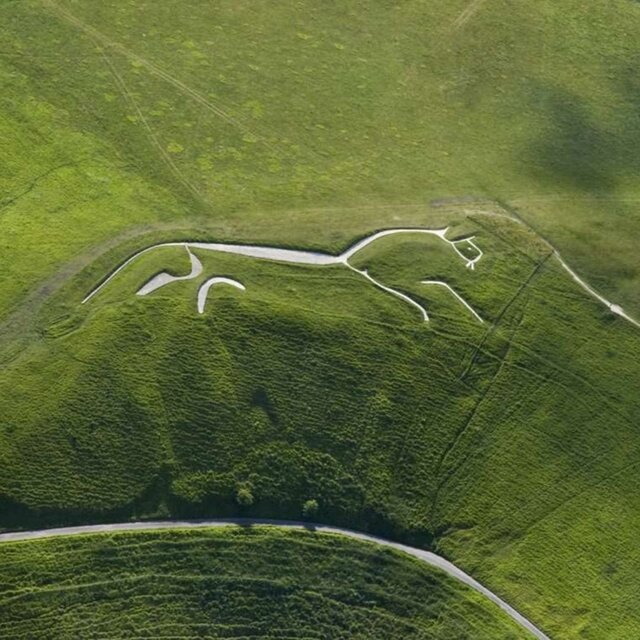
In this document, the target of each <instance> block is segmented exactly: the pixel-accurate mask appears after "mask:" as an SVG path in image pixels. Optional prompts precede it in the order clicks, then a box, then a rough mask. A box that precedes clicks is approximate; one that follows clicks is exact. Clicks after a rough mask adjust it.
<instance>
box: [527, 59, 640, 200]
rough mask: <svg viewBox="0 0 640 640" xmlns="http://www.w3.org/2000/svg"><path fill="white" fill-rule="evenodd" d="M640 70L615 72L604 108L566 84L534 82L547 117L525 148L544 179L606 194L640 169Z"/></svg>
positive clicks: (534, 94)
mask: <svg viewBox="0 0 640 640" xmlns="http://www.w3.org/2000/svg"><path fill="white" fill-rule="evenodd" d="M637 62H639V63H640V58H639V59H638V61H637ZM639 69H640V66H639V65H638V64H635V63H630V64H628V65H626V66H624V67H621V68H619V69H617V70H616V71H615V73H613V74H612V77H613V80H612V82H611V87H610V100H609V101H608V102H607V104H606V105H604V106H603V105H602V104H597V103H596V102H595V101H594V102H593V103H591V102H590V101H589V100H588V99H584V98H582V97H580V96H578V95H576V94H575V93H571V92H570V91H567V90H566V89H563V88H559V87H555V86H545V85H541V84H537V83H535V82H532V83H530V84H529V89H530V98H529V100H530V102H531V104H532V106H533V108H534V109H535V110H536V111H537V112H539V113H540V114H541V115H542V116H543V117H544V120H545V121H546V122H545V124H544V125H543V126H542V127H541V128H540V129H539V130H538V132H537V133H538V135H537V137H536V138H535V139H534V140H533V142H532V143H531V144H530V145H529V147H528V149H526V150H525V152H524V155H525V158H526V161H527V163H528V164H529V165H530V166H531V170H532V171H533V172H534V173H535V174H536V175H537V177H538V178H539V179H541V180H542V181H544V182H555V183H556V184H560V186H562V185H563V184H564V185H565V186H570V187H574V188H578V189H580V190H582V191H584V192H587V193H589V194H591V195H606V194H608V193H610V192H611V191H613V190H614V188H615V186H616V182H617V180H618V177H619V175H621V174H627V175H628V174H629V173H631V174H633V173H638V172H640V71H639ZM598 113H599V114H601V115H602V118H601V119H600V120H599V119H598Z"/></svg>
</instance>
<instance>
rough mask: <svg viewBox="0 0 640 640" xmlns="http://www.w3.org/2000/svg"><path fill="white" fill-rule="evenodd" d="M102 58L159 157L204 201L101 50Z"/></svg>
mask: <svg viewBox="0 0 640 640" xmlns="http://www.w3.org/2000/svg"><path fill="white" fill-rule="evenodd" d="M102 58H103V59H104V61H105V64H106V65H107V67H108V69H109V71H110V72H111V75H112V76H113V79H114V81H115V83H116V86H117V87H118V89H119V90H120V92H121V93H122V95H123V97H124V99H125V100H126V101H127V102H128V103H129V105H130V106H131V107H132V108H133V110H134V111H135V113H136V115H137V116H138V118H139V119H140V122H142V124H143V126H144V128H145V130H146V131H147V135H148V137H149V140H150V141H151V143H152V144H153V146H154V147H155V148H156V149H157V151H158V153H159V154H160V157H161V158H162V160H163V161H164V162H165V163H166V165H167V166H168V167H169V169H171V171H172V173H173V174H174V175H175V176H176V178H177V179H178V180H179V182H180V183H181V184H182V185H183V186H184V187H186V188H187V189H188V190H189V191H190V192H191V193H192V194H193V195H195V196H196V197H197V198H198V199H199V200H201V201H202V202H205V198H204V196H203V195H202V193H200V191H198V189H197V187H196V186H195V185H194V184H192V183H191V182H189V180H187V178H186V177H185V176H184V175H183V173H182V172H181V171H180V169H179V168H178V166H177V165H176V163H175V162H174V161H173V160H172V158H171V156H170V155H169V154H168V153H167V152H166V150H165V148H164V147H163V146H162V144H161V143H160V140H158V136H156V134H155V132H154V131H153V129H152V128H151V125H150V124H149V121H148V120H147V118H146V117H145V115H144V113H142V109H140V106H139V105H138V103H137V101H136V99H135V98H134V96H133V93H132V92H131V91H130V90H129V87H128V86H127V84H126V82H125V81H124V78H123V77H122V76H121V75H120V73H119V72H118V70H117V69H116V67H115V65H114V64H113V62H111V60H110V59H109V56H107V55H106V54H105V53H104V51H103V52H102Z"/></svg>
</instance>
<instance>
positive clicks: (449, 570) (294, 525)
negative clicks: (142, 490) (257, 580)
mask: <svg viewBox="0 0 640 640" xmlns="http://www.w3.org/2000/svg"><path fill="white" fill-rule="evenodd" d="M234 525H236V526H237V525H239V526H270V527H278V528H282V529H306V530H309V529H310V530H311V532H319V533H329V534H334V535H340V536H346V537H347V538H351V539H355V540H360V541H364V542H369V543H373V544H376V545H381V546H383V547H387V548H390V549H394V550H396V551H400V552H401V553H404V554H407V555H410V556H412V557H414V558H416V559H417V560H420V561H421V562H424V563H425V564H427V565H429V566H431V567H435V568H436V569H440V570H441V571H443V572H444V573H446V574H447V575H448V576H450V577H452V578H454V579H455V580H457V581H458V582H461V583H463V584H466V585H467V586H469V587H471V588H472V589H474V590H475V591H477V592H478V593H480V594H482V595H483V596H485V597H486V598H487V599H488V600H490V601H491V602H493V603H494V604H496V605H497V606H498V607H499V608H500V609H502V611H504V612H505V613H506V614H507V615H508V616H509V617H510V618H511V619H512V620H514V621H515V622H517V623H518V624H519V625H520V626H521V627H522V628H524V629H526V630H527V631H529V632H530V633H531V634H532V635H533V636H534V637H535V638H536V639H537V640H551V639H550V638H549V636H547V635H546V634H545V633H544V632H543V631H542V630H540V629H539V628H538V627H536V626H535V625H534V624H533V622H531V621H530V620H528V619H527V618H525V617H524V616H523V615H522V614H521V613H519V612H518V611H517V610H516V609H514V608H513V607H512V606H511V605H510V604H507V603H506V602H505V601H504V600H503V599H502V598H500V596H498V595H496V594H495V593H494V592H493V591H491V590H489V589H488V588H487V587H485V586H484V585H483V584H481V583H480V582H478V581H477V580H475V579H474V578H472V577H471V576H470V575H469V574H467V573H465V572H464V571H462V569H459V568H458V567H457V566H456V565H454V564H453V563H452V562H449V561H448V560H445V559H444V558H442V557H440V556H439V555H437V554H435V553H432V552H431V551H425V550H424V549H418V548H416V547H410V546H409V545H405V544H401V543H399V542H393V541H391V540H387V539H385V538H381V537H378V536H374V535H370V534H368V533H361V532H359V531H353V530H352V529H345V528H342V527H332V526H329V525H323V524H317V523H310V522H300V521H292V520H270V519H253V518H235V519H232V520H231V519H227V520H225V519H211V520H164V521H162V520H161V521H147V522H120V523H115V524H97V525H84V526H78V527H62V528H59V529H40V530H36V531H17V532H13V533H2V534H0V543H3V542H5V543H6V542H20V541H24V540H39V539H42V538H55V537H60V536H74V535H87V534H99V533H113V532H117V531H154V530H166V529H203V528H214V527H231V526H234Z"/></svg>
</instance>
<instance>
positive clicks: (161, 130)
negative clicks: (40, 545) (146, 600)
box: [0, 0, 640, 640]
mask: <svg viewBox="0 0 640 640" xmlns="http://www.w3.org/2000/svg"><path fill="white" fill-rule="evenodd" d="M0 15H1V16H2V25H3V28H2V29H0V78H1V79H2V84H3V86H5V87H7V90H6V91H3V92H0V136H1V139H2V162H1V164H0V256H1V257H2V267H3V268H2V271H1V272H0V363H2V365H1V367H2V368H1V369H0V501H1V503H0V506H1V509H0V525H1V526H3V527H22V526H34V525H43V524H48V523H52V522H62V521H75V522H84V521H95V520H100V519H103V520H104V519H114V518H128V517H130V516H150V515H155V516H163V515H164V516H167V515H194V516H195V515H204V514H208V515H223V514H224V515H227V514H235V513H243V514H248V515H269V516H279V517H287V516H296V517H297V516H299V514H300V512H301V509H302V505H303V503H304V502H305V501H307V500H309V499H316V500H317V501H318V503H319V505H320V510H319V514H318V518H319V519H321V520H323V521H327V522H335V523H347V524H349V525H351V526H353V527H360V528H363V529H370V530H373V531H377V532H380V533H385V534H387V535H390V536H394V537H396V538H399V539H403V540H407V541H411V542H415V543H418V544H424V545H432V546H433V547H434V548H436V549H437V550H438V551H439V552H441V553H443V554H445V555H447V556H448V557H450V558H451V559H453V560H455V562H457V563H459V564H460V565H461V566H463V567H464V568H465V569H466V570H468V571H469V572H471V573H472V574H473V575H474V576H476V577H478V578H479V579H481V580H482V581H483V582H485V583H487V585H489V586H491V587H492V588H493V589H494V590H496V591H497V592H499V593H500V594H501V595H503V596H504V597H505V599H507V600H508V601H509V602H510V603H512V604H513V605H514V606H516V607H517V608H518V609H519V610H522V612H523V613H525V614H526V615H528V616H529V617H530V618H531V619H532V620H533V621H534V622H536V623H537V624H538V625H539V626H541V627H542V628H544V629H545V630H546V631H548V632H549V634H550V635H551V636H552V637H554V638H559V639H561V640H562V639H565V638H566V639H576V638H581V639H590V640H596V639H600V638H610V637H613V638H626V637H635V636H637V635H640V617H639V616H638V613H637V612H638V611H640V606H639V605H640V603H639V602H638V596H637V589H636V583H637V579H636V576H637V574H638V571H639V570H640V566H639V565H640V557H639V556H638V553H637V551H636V549H637V545H636V544H635V537H636V535H635V532H636V531H637V527H638V524H639V523H638V519H639V517H640V516H639V514H640V504H639V501H638V495H640V493H639V492H638V491H637V489H638V487H639V485H640V475H639V472H638V467H637V464H636V462H637V452H638V448H639V447H640V437H639V435H638V433H637V425H638V423H639V421H640V401H639V398H638V393H637V389H638V382H639V381H640V365H639V364H638V363H639V362H640V338H639V334H638V331H637V330H636V329H635V328H634V327H633V326H631V325H630V324H628V323H625V322H624V321H622V320H621V319H620V318H618V317H615V316H613V315H612V314H611V313H609V312H608V311H607V309H606V308H605V307H604V306H603V305H601V304H600V303H598V302H597V301H595V300H593V299H592V298H590V297H588V296H587V295H586V293H585V292H584V291H583V290H582V289H580V288H579V287H578V286H577V285H576V283H575V282H573V281H572V280H571V279H570V277H569V276H568V274H567V273H566V272H565V271H564V270H563V269H562V268H561V266H560V263H559V262H558V260H557V258H556V257H555V256H554V255H553V252H552V246H556V247H558V248H559V249H560V251H561V252H562V255H563V256H564V257H565V259H566V260H567V261H568V262H569V263H570V264H571V265H572V266H573V267H574V268H575V269H576V270H577V271H578V272H579V273H581V274H582V275H583V276H584V277H585V278H586V279H587V280H588V281H589V282H591V283H592V284H593V285H594V286H596V287H597V288H598V289H599V290H601V291H602V292H603V293H604V294H605V295H607V296H608V297H610V298H611V299H613V300H614V301H616V302H620V303H622V304H624V306H625V308H627V310H628V311H630V312H635V313H636V314H639V315H640V297H639V296H640V285H639V283H640V266H639V265H640V261H638V259H637V256H636V253H635V251H636V244H637V242H636V241H635V238H637V234H638V229H639V225H640V219H639V217H638V213H637V210H636V209H635V205H636V202H637V198H638V194H637V186H636V184H637V177H638V157H637V149H638V148H639V147H638V145H637V144H636V143H635V142H636V138H637V130H638V126H637V124H638V122H637V120H638V111H637V104H638V99H637V98H638V92H637V86H636V85H637V81H636V73H635V68H636V66H637V65H636V64H635V63H636V61H637V42H638V41H639V40H638V35H639V33H638V32H639V31H640V6H639V5H638V4H637V3H635V2H630V1H627V0H624V1H623V0H616V1H615V2H604V1H603V0H602V1H601V0H597V1H595V2H591V3H589V4H588V6H587V4H585V3H584V2H578V1H577V0H563V1H562V2H558V1H557V0H537V1H536V2H535V3H534V2H517V3H514V2H508V1H507V0H486V1H485V2H479V1H478V2H473V3H471V4H469V3H467V2H465V1H462V0H461V1H457V0H456V1H455V2H452V1H449V0H447V1H446V2H445V1H444V0H442V1H437V2H436V1H434V2H428V3H424V2H412V1H410V2H404V3H390V2H375V3H368V2H351V3H348V5H347V4H344V5H340V4H335V3H332V4H331V5H328V4H327V3H326V2H322V3H321V2H312V1H310V0H304V1H302V2H299V3H296V4H295V5H292V4H291V3H282V4H280V5H274V3H266V2H265V3H263V2H255V1H252V2H242V1H238V0H234V1H233V2H231V1H229V2H216V3H202V2H196V1H195V0H194V1H193V2H191V1H188V2H173V1H169V0H164V1H163V2H156V3H146V2H142V1H141V0H136V1H135V2H134V1H130V2H124V1H122V2H121V1H119V2H104V1H103V0H100V1H97V0H96V1H94V0H81V1H80V0H78V1H71V0H65V1H62V0H60V1H57V2H53V1H52V0H18V1H15V2H5V3H2V4H0ZM496 214H497V215H496ZM505 216H507V217H505ZM415 225H418V226H422V227H429V228H441V227H444V226H450V229H449V232H448V237H450V238H461V237H464V236H466V235H467V234H475V235H476V237H477V243H478V245H479V246H480V247H481V248H482V250H483V251H484V253H485V255H484V257H483V258H482V260H481V261H480V262H479V263H478V265H477V268H476V269H475V270H474V271H472V270H469V269H465V267H464V262H463V261H462V260H461V259H459V256H456V255H455V252H453V251H452V250H451V248H450V247H449V248H448V247H447V246H446V245H443V244H442V243H440V242H439V241H437V240H436V239H434V238H432V237H425V236H421V237H419V236H402V237H400V236H398V237H391V238H386V239H384V240H381V241H380V242H379V243H376V244H375V245H371V246H370V247H368V248H367V249H366V250H364V251H363V252H362V253H360V254H358V255H357V256H356V257H355V258H354V260H353V265H354V266H355V267H357V268H360V269H365V268H366V269H367V270H368V273H369V274H370V275H371V276H372V277H374V278H376V279H377V280H379V281H381V282H384V283H385V284H386V285H388V286H391V287H394V288H395V289H397V290H400V291H402V292H404V293H405V294H406V295H410V296H412V297H413V299H415V300H417V301H419V302H420V303H421V304H423V305H424V306H425V307H426V308H427V309H428V311H429V314H430V316H431V322H430V323H429V324H425V323H422V322H421V321H420V317H419V314H418V313H417V312H416V310H415V309H414V308H412V307H411V306H410V305H407V304H406V303H403V302H402V301H401V300H399V299H398V298H395V297H393V296H392V295H390V294H388V293H385V292H382V291H381V290H380V289H378V288H376V287H375V286H374V285H373V284H371V282H368V281H367V280H366V279H364V278H363V277H362V276H359V275H358V274H357V273H355V272H354V271H350V270H348V269H346V268H344V267H340V266H332V267H312V266H292V265H282V264H275V263H267V262H259V261H256V260H253V259H247V258H243V257H238V256H235V257H234V256H220V255H214V254H209V253H206V252H204V251H198V250H196V251H195V253H196V255H197V256H198V257H199V258H200V259H201V260H202V262H203V265H204V269H205V272H204V274H203V276H202V278H201V279H199V280H192V281H185V282H182V283H176V284H172V285H171V286H168V287H166V288H165V289H162V290H160V291H158V292H157V293H154V294H152V295H150V296H148V297H145V298H140V297H136V296H135V295H134V294H135V292H136V290H137V289H138V288H139V287H140V286H141V285H142V284H143V283H144V282H146V281H148V280H149V278H150V277H151V276H153V275H154V274H156V273H157V272H159V271H160V270H163V269H170V270H171V271H173V272H175V273H181V274H184V273H186V272H188V270H189V262H188V256H187V253H186V252H185V251H184V250H183V249H180V248H166V249H162V250H160V249H159V250H157V251H154V252H150V253H147V254H145V255H144V256H142V257H140V258H139V259H138V260H136V261H135V262H134V263H133V264H132V265H131V266H130V267H128V268H127V269H126V270H125V271H123V272H122V273H121V274H119V275H118V276H117V277H116V278H115V279H114V280H113V281H112V282H111V283H110V284H109V285H108V287H105V289H104V290H103V291H101V292H100V294H99V295H97V296H96V297H95V298H93V299H92V300H91V301H90V302H89V303H87V304H85V305H82V304H80V301H81V300H82V299H83V298H84V296H85V295H86V294H87V293H88V292H89V291H91V290H92V289H93V288H94V287H95V286H96V285H97V284H98V283H99V282H100V281H101V280H102V279H103V278H104V277H105V275H106V274H108V273H109V272H110V270H112V269H113V268H114V267H116V266H117V265H118V264H119V263H120V262H121V261H122V260H123V259H124V258H126V257H128V256H129V255H131V254H133V253H134V252H135V251H136V250H139V249H141V248H142V247H145V246H148V245H150V244H152V243H154V242H166V241H175V240H192V241H193V240H202V241H205V240H209V241H227V242H259V243H268V244H269V243H270V244H274V245H277V246H288V247H297V248H307V249H320V250H324V251H329V252H332V253H334V254H337V253H339V252H340V251H341V250H343V249H345V248H346V247H347V246H349V244H350V243H351V242H353V241H354V240H355V239H357V238H358V237H361V236H363V235H365V234H367V233H370V232H371V231H373V230H375V229H379V228H388V227H392V226H415ZM214 275H221V276H227V277H233V278H236V279H237V280H239V281H241V282H242V283H243V284H244V285H246V287H247V290H246V292H240V291H237V290H233V289H229V288H227V289H225V288H222V287H221V288H219V289H218V288H214V289H212V290H211V292H210V294H209V300H208V303H207V311H206V313H205V314H202V315H200V314H198V313H197V310H196V295H197V289H198V286H199V285H200V284H201V283H202V280H203V279H204V278H205V277H210V276H214ZM439 279H440V280H443V281H446V282H447V283H449V284H450V285H451V286H452V287H454V289H455V291H456V292H458V293H459V294H460V295H462V296H463V298H464V299H465V300H466V301H468V302H469V304H471V305H472V307H473V308H474V309H475V310H476V311H477V312H478V313H479V315H480V316H481V317H482V318H483V319H484V321H485V322H484V323H483V324H481V323H479V322H478V321H477V320H476V319H475V318H474V317H473V316H472V315H471V314H470V313H469V312H468V310H467V309H465V307H464V306H463V305H461V304H460V303H459V301H457V300H456V299H455V297H454V296H453V295H452V294H450V293H448V292H447V291H446V290H445V289H443V288H441V287H440V288H438V287H435V286H429V285H426V284H423V283H422V281H423V280H439ZM239 492H242V495H243V496H245V498H246V496H247V494H250V495H251V497H252V499H253V501H252V504H245V505H244V506H241V505H240V504H239V503H238V494H239ZM245 502H251V501H250V500H245ZM52 544H53V543H52ZM78 544H80V543H78Z"/></svg>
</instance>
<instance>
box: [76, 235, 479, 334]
mask: <svg viewBox="0 0 640 640" xmlns="http://www.w3.org/2000/svg"><path fill="white" fill-rule="evenodd" d="M447 230H448V229H447V228H445V229H387V230H385V231H378V232H377V233H374V234H372V235H370V236H367V237H366V238H363V239H362V240H359V241H358V242H356V243H355V244H353V245H352V246H350V247H349V248H348V249H346V250H345V251H344V252H343V253H341V254H340V255H337V256H336V255H332V254H329V253H322V252H317V251H302V250H298V249H283V248H279V247H266V246H260V245H247V244H229V243H215V242H167V243H162V244H157V245H154V246H152V247H147V248H146V249H143V250H142V251H139V252H138V253H136V254H134V255H133V256H131V258H129V259H128V260H126V261H125V262H124V263H122V264H121V265H120V266H119V267H118V268H116V269H115V270H114V271H112V272H111V274H109V276H108V277H107V278H105V280H103V281H102V282H101V283H100V284H99V285H98V286H97V287H96V288H95V289H93V291H91V292H90V293H89V294H88V295H87V296H86V298H85V299H84V300H83V301H82V302H83V303H85V302H87V301H88V300H90V299H91V298H92V297H93V296H94V295H95V294H96V293H98V292H99V291H100V290H101V289H102V288H103V287H104V286H105V285H106V284H107V283H108V282H110V281H111V280H112V279H113V278H114V277H115V276H116V275H117V274H118V273H119V272H120V271H122V270H123V269H124V268H125V267H126V266H128V265H129V264H130V263H131V262H133V260H135V259H136V258H137V257H138V256H140V255H142V254H143V253H147V252H149V251H152V250H153V249H157V248H159V247H184V248H185V249H186V250H187V253H188V254H189V258H190V260H191V272H190V273H188V274H187V275H185V276H173V275H171V274H170V273H167V272H166V271H163V272H161V273H158V274H157V275H155V276H154V277H153V278H151V280H149V281H148V282H146V283H145V284H144V285H143V286H142V287H141V288H140V289H139V290H138V291H137V295H139V296H145V295H148V294H150V293H152V292H153V291H156V290H157V289H159V288H161V287H164V286H166V285H167V284H170V283H171V282H176V281H178V280H191V279H193V278H197V277H198V276H199V275H200V274H201V273H202V271H203V267H202V262H200V260H199V258H198V257H197V256H196V255H194V254H193V253H192V251H191V249H199V250H204V251H214V252H218V253H231V254H236V255H242V256H248V257H252V258H257V259H259V260H272V261H275V262H285V263H291V264H303V265H316V266H327V265H339V264H342V265H345V266H346V267H347V268H349V269H351V270H352V271H353V272H355V273H358V274H359V275H361V276H363V277H364V278H365V279H366V280H367V281H369V282H371V283H372V284H374V285H375V286H376V287H378V288H379V289H381V290H382V291H386V292H387V293H390V294H391V295H394V296H396V297H397V298H400V299H401V300H403V301H404V302H407V303H408V304H410V305H411V306H413V307H415V308H416V309H418V311H420V314H421V315H422V317H423V319H424V321H425V322H427V321H428V320H429V316H428V314H427V311H426V309H425V308H424V307H423V306H422V305H421V304H420V303H418V302H416V301H415V300H414V299H413V298H411V297H409V296H408V295H406V294H404V293H402V292H400V291H397V290H396V289H393V288H391V287H388V286H386V285H384V284H383V283H381V282H379V281H378V280H376V279H375V278H373V277H372V276H371V275H369V273H368V272H367V271H366V270H361V269H357V268H356V267H354V266H353V265H351V264H350V262H349V260H350V259H351V258H352V257H353V256H354V255H355V254H356V253H358V252H359V251H361V250H362V249H364V248H365V247H366V246H368V245H370V244H371V243H372V242H375V241H376V240H378V239H380V238H382V237H385V236H389V235H395V234H398V233H414V234H415V233H427V234H430V235H434V236H436V237H438V238H440V239H441V240H443V241H444V242H446V243H447V244H449V245H450V246H451V247H452V248H453V249H454V250H455V252H456V253H457V254H458V256H460V257H461V258H462V259H463V260H464V261H465V266H466V267H467V268H470V269H474V268H475V265H476V263H477V262H478V261H479V260H480V258H481V257H482V251H481V250H480V248H479V247H478V246H477V245H476V244H475V243H474V242H473V237H471V238H463V239H460V240H449V239H448V238H447V237H446V234H447ZM460 243H467V244H468V246H470V247H472V248H473V249H474V250H475V251H476V255H475V256H474V257H473V258H469V257H467V256H465V255H464V254H463V253H462V252H461V251H460V250H459V249H458V248H457V246H456V245H457V244H460ZM423 283H424V284H438V285H443V286H445V287H447V288H448V289H449V290H450V291H451V292H452V293H453V295H454V296H455V297H456V298H457V299H458V300H459V301H461V302H462V304H464V306H465V307H467V308H468V309H469V310H470V311H471V312H472V313H473V315H474V317H475V318H476V319H477V320H479V321H480V322H482V318H481V317H480V316H479V315H478V314H477V313H476V312H475V311H474V310H473V308H472V307H471V306H470V305H469V304H468V303H467V302H465V301H464V300H463V299H462V298H461V297H460V295H459V294H457V293H456V292H455V291H454V290H453V289H451V287H450V286H449V285H448V284H447V283H445V282H441V281H433V280H425V281H423ZM215 284H230V285H233V286H235V287H237V288H239V289H242V290H244V286H243V285H242V284H241V283H239V282H237V281H236V280H231V279H230V278H219V277H218V278H210V279H209V280H207V282H205V284H204V285H202V287H201V288H200V291H199V292H198V311H199V312H200V313H203V312H204V302H205V301H206V294H207V292H208V290H209V288H210V287H211V286H213V285H215ZM205 287H206V289H205Z"/></svg>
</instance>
